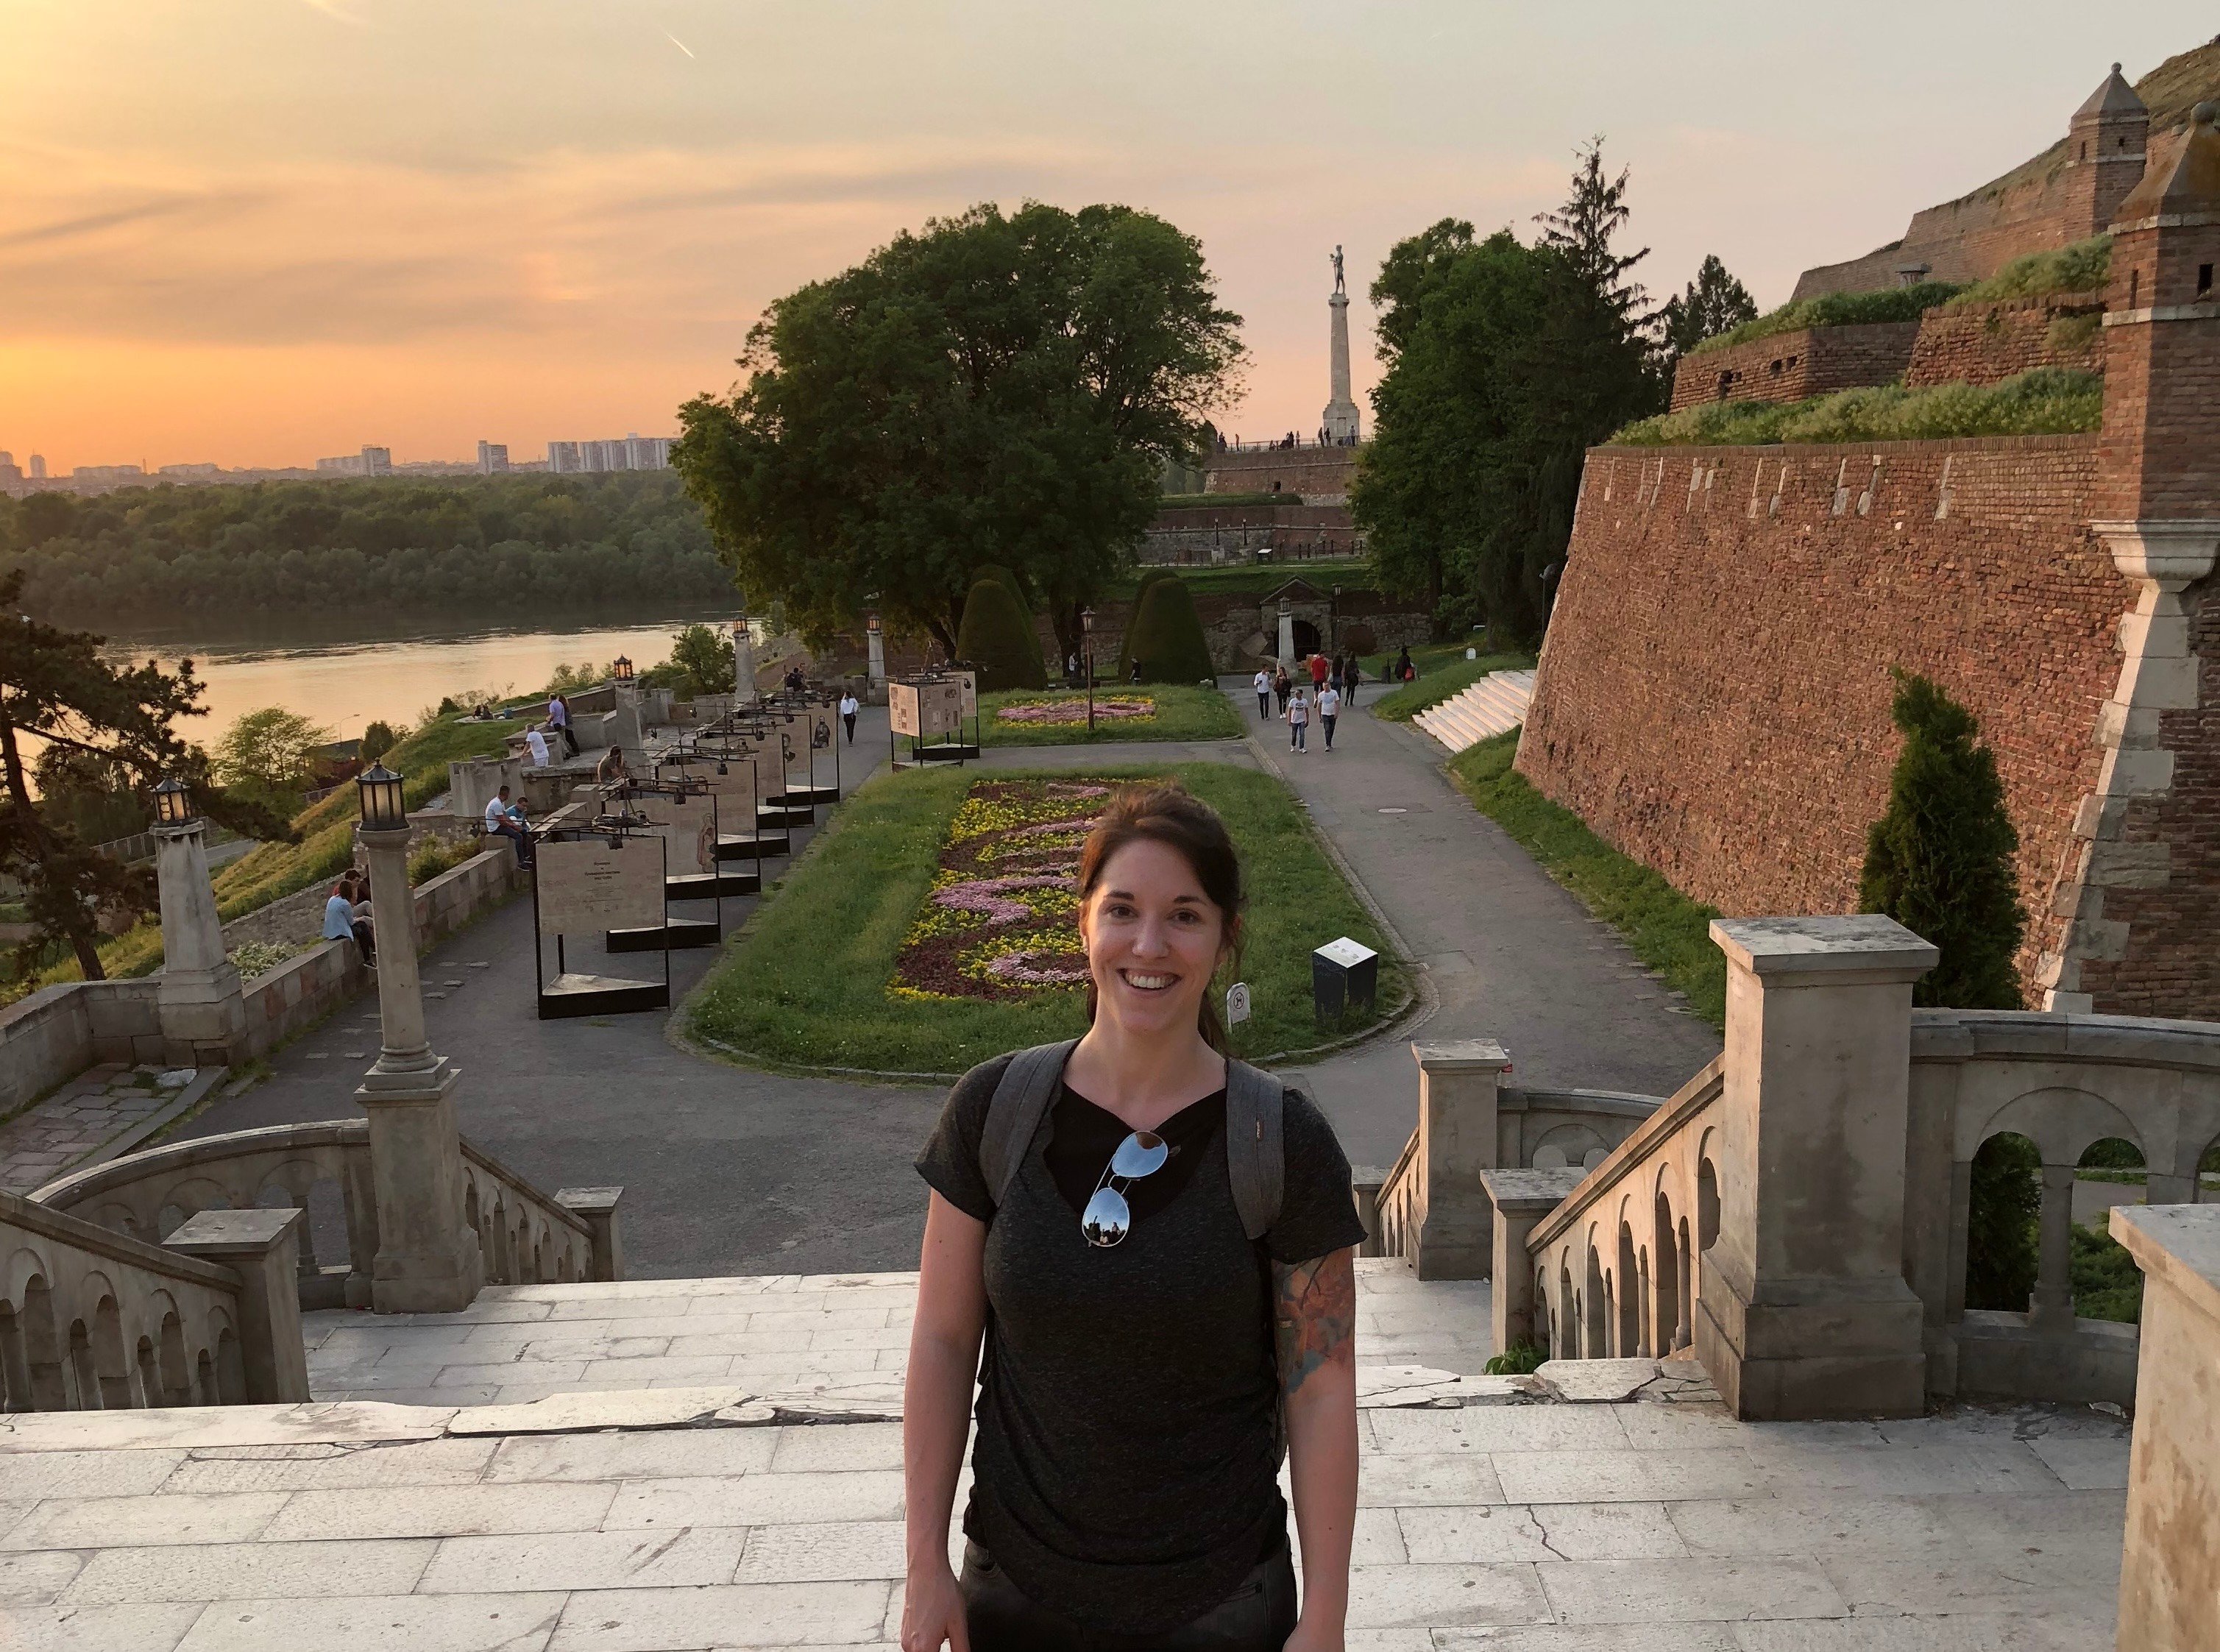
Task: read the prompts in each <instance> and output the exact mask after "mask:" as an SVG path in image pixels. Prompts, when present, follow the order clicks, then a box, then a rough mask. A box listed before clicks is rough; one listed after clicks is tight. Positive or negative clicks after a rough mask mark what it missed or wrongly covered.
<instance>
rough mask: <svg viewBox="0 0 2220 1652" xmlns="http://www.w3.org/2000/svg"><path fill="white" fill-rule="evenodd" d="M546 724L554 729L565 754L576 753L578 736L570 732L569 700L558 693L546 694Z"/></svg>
mask: <svg viewBox="0 0 2220 1652" xmlns="http://www.w3.org/2000/svg"><path fill="white" fill-rule="evenodd" d="M547 726H548V727H550V728H552V729H553V730H554V731H555V734H556V737H557V738H558V739H560V740H561V742H562V745H563V750H564V754H565V755H566V756H570V757H577V755H578V737H577V735H575V734H573V733H572V732H571V702H570V701H567V700H565V699H564V697H563V696H562V695H559V694H551V695H548V696H547Z"/></svg>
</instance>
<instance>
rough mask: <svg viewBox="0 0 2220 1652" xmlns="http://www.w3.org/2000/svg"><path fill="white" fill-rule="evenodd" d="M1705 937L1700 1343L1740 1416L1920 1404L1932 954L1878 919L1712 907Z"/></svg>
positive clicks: (1869, 1413)
mask: <svg viewBox="0 0 2220 1652" xmlns="http://www.w3.org/2000/svg"><path fill="white" fill-rule="evenodd" d="M1712 940H1713V941H1715V942H1716V943H1717V944H1718V946H1719V949H1720V950H1721V951H1724V953H1725V954H1726V955H1727V1026H1726V1055H1725V1084H1724V1092H1723V1094H1722V1095H1721V1098H1720V1101H1719V1119H1720V1127H1719V1131H1718V1137H1717V1138H1716V1145H1715V1147H1714V1148H1713V1149H1712V1151H1713V1152H1714V1154H1715V1155H1716V1157H1715V1163H1716V1166H1717V1170H1718V1191H1719V1227H1718V1243H1717V1244H1714V1245H1713V1246H1712V1248H1711V1249H1710V1250H1706V1252H1705V1253H1704V1256H1703V1258H1702V1264H1701V1265H1702V1269H1703V1281H1704V1283H1703V1290H1702V1293H1701V1296H1700V1298H1699V1301H1698V1304H1697V1312H1696V1326H1695V1342H1696V1353H1697V1356H1698V1358H1699V1359H1700V1360H1701V1361H1702V1362H1703V1363H1704V1366H1705V1368H1706V1370H1708V1371H1709V1372H1710V1373H1711V1376H1712V1381H1713V1382H1714V1383H1716V1384H1717V1385H1718V1390H1719V1393H1720V1395H1721V1397H1722V1398H1723V1399H1724V1400H1725V1401H1726V1403H1727V1405H1728V1406H1729V1407H1730V1409H1731V1410H1732V1411H1733V1412H1735V1413H1736V1415H1737V1416H1740V1417H1744V1418H1825V1417H1851V1416H1859V1417H1874V1416H1889V1417H1907V1416H1918V1415H1919V1414H1920V1412H1922V1411H1923V1410H1924V1405H1925V1387H1926V1385H1925V1358H1924V1354H1923V1352H1922V1349H1921V1338H1920V1320H1921V1307H1920V1302H1919V1299H1918V1296H1917V1295H1915V1294H1913V1292H1912V1290H1911V1287H1910V1286H1909V1285H1907V1284H1906V1283H1905V1279H1904V1220H1905V1219H1904V1207H1905V1146H1906V1143H1907V1139H1908V1130H1909V1099H1910V1093H1911V983H1912V982H1914V981H1916V980H1918V978H1919V977H1920V976H1923V975H1924V974H1925V973H1926V972H1927V971H1928V970H1929V969H1932V968H1934V966H1935V961H1936V957H1938V956H1939V954H1938V953H1937V951H1936V949H1935V947H1933V946H1932V945H1930V944H1929V943H1927V942H1926V941H1924V940H1922V939H1920V938H1919V937H1918V936H1917V935H1915V934H1913V933H1912V932H1911V931H1910V930H1908V929H1906V928H1905V927H1904V926H1903V925H1901V924H1899V923H1898V922H1896V921H1895V920H1893V919H1890V918H1884V917H1880V916H1878V915H1861V916H1857V917H1844V918H1746V919H1733V920H1725V919H1722V920H1715V921H1714V922H1713V923H1712Z"/></svg>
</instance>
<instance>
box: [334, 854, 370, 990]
mask: <svg viewBox="0 0 2220 1652" xmlns="http://www.w3.org/2000/svg"><path fill="white" fill-rule="evenodd" d="M341 882H342V883H343V884H345V885H346V890H347V899H348V901H351V902H352V908H351V910H352V916H353V920H354V944H356V945H357V946H359V947H360V948H361V949H362V961H363V963H364V966H365V968H368V969H376V968H377V930H376V928H375V926H376V924H377V913H375V912H373V911H372V910H371V904H370V878H369V876H368V875H367V874H366V873H363V872H350V873H349V874H348V875H347V876H346V878H345V879H343V880H341Z"/></svg>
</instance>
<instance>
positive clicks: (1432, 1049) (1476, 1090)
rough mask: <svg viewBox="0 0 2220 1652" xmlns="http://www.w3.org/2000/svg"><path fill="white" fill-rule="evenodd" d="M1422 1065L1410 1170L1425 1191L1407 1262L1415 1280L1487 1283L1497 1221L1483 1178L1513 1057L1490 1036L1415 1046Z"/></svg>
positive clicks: (1490, 1160) (1490, 1159)
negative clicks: (1413, 1160)
mask: <svg viewBox="0 0 2220 1652" xmlns="http://www.w3.org/2000/svg"><path fill="white" fill-rule="evenodd" d="M1411 1053H1412V1055H1413V1056H1415V1057H1417V1058H1418V1062H1419V1145H1418V1153H1417V1163H1415V1164H1414V1165H1413V1167H1412V1168H1413V1169H1414V1170H1415V1171H1416V1172H1417V1174H1418V1175H1419V1177H1420V1178H1421V1179H1422V1185H1423V1187H1424V1188H1425V1217H1424V1218H1423V1219H1421V1220H1420V1222H1419V1232H1418V1237H1417V1241H1416V1244H1414V1245H1413V1246H1412V1256H1411V1260H1412V1264H1413V1266H1414V1267H1415V1268H1416V1269H1417V1271H1418V1275H1419V1278H1420V1279H1486V1278H1487V1271H1488V1268H1489V1265H1490V1263H1491V1261H1492V1259H1493V1255H1494V1243H1495V1240H1494V1218H1493V1217H1492V1215H1491V1214H1490V1211H1489V1206H1488V1202H1487V1188H1484V1187H1482V1186H1481V1180H1480V1173H1481V1171H1482V1170H1485V1169H1491V1168H1493V1167H1494V1163H1495V1156H1496V1154H1495V1138H1496V1130H1495V1108H1496V1092H1497V1090H1498V1089H1499V1088H1500V1087H1501V1085H1502V1082H1503V1075H1504V1074H1505V1073H1506V1072H1508V1071H1509V1070H1510V1069H1511V1057H1509V1056H1507V1055H1506V1054H1505V1053H1504V1050H1503V1046H1502V1045H1501V1044H1498V1043H1496V1042H1495V1041H1494V1039H1493V1038H1466V1039H1459V1040H1457V1041H1456V1042H1454V1043H1446V1044H1412V1046H1411Z"/></svg>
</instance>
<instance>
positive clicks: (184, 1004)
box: [154, 794, 246, 1067]
mask: <svg viewBox="0 0 2220 1652" xmlns="http://www.w3.org/2000/svg"><path fill="white" fill-rule="evenodd" d="M180 795H182V794H180ZM154 876H155V882H156V883H157V885H158V887H159V890H160V893H161V900H162V974H161V977H160V986H159V990H158V993H157V996H156V1006H157V1009H156V1013H157V1014H158V1016H159V1023H160V1025H161V1029H162V1044H163V1052H162V1056H163V1059H164V1060H165V1061H170V1062H174V1063H178V1065H180V1066H194V1067H202V1066H207V1067H226V1066H229V1065H230V1064H231V1063H234V1062H236V1061H242V1060H244V1059H246V999H245V997H244V995H243V993H242V989H241V988H240V980H239V970H238V969H237V968H236V967H234V964H233V963H232V962H231V959H230V958H229V957H228V956H227V955H226V953H225V951H224V946H223V920H221V918H220V917H218V916H217V914H216V909H215V889H214V888H213V887H211V886H210V884H209V863H208V838H207V822H205V821H203V820H197V819H196V820H186V821H184V822H182V823H179V824H178V825H174V826H156V827H155V828H154Z"/></svg>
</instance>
